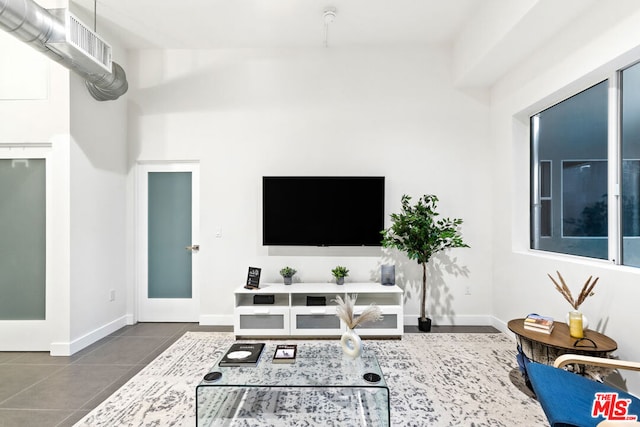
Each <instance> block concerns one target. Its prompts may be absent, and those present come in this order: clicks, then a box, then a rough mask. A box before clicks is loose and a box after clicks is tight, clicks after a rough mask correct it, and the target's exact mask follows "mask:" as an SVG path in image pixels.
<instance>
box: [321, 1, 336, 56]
mask: <svg viewBox="0 0 640 427" xmlns="http://www.w3.org/2000/svg"><path fill="white" fill-rule="evenodd" d="M322 19H323V21H324V33H323V36H324V37H323V38H324V47H329V24H331V23H332V22H333V21H335V19H336V10H335V9H325V11H324V13H323V14H322Z"/></svg>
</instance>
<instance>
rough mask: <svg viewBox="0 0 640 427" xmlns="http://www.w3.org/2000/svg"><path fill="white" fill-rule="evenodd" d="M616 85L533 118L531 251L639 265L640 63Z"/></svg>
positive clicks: (605, 84) (619, 75) (578, 96)
mask: <svg viewBox="0 0 640 427" xmlns="http://www.w3.org/2000/svg"><path fill="white" fill-rule="evenodd" d="M614 80H615V81H617V83H616V84H617V87H616V89H619V93H620V95H619V96H620V98H619V100H618V99H614V100H610V99H609V97H608V92H609V90H608V89H609V86H610V81H609V80H605V81H603V82H600V83H598V84H596V85H595V86H592V87H590V88H589V89H587V90H584V91H582V92H580V93H578V94H576V95H574V96H572V97H571V98H568V99H566V100H564V101H562V102H560V103H558V104H556V105H554V106H552V107H550V108H548V109H546V110H544V111H542V112H540V113H538V114H535V115H534V116H532V117H531V126H530V129H531V248H532V249H539V250H543V251H550V252H558V253H564V254H571V255H580V256H586V257H592V258H600V259H609V258H610V259H611V260H612V261H614V262H616V263H617V264H624V265H630V266H634V267H640V63H638V64H635V65H632V66H630V67H628V68H625V69H623V70H621V71H618V72H617V73H616V76H615V78H612V79H611V81H614ZM611 86H613V85H611ZM614 98H615V97H614ZM611 117H616V119H611ZM609 120H611V122H610V123H608V121H609ZM609 126H611V127H612V128H611V129H609ZM614 126H615V128H614ZM610 130H611V131H610ZM615 135H619V137H618V136H615ZM610 153H619V154H616V155H615V156H616V157H615V158H612V157H610V156H611V155H612V154H610ZM612 177H613V178H612ZM610 179H611V180H613V179H615V181H614V182H611V183H610V182H609V180H610ZM610 193H611V194H610ZM558 195H559V197H558Z"/></svg>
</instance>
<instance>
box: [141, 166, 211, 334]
mask: <svg viewBox="0 0 640 427" xmlns="http://www.w3.org/2000/svg"><path fill="white" fill-rule="evenodd" d="M149 172H191V190H192V197H191V204H192V213H191V215H192V217H191V227H192V229H191V239H192V242H191V244H192V245H193V244H199V239H200V164H199V162H197V161H192V162H191V161H183V162H171V161H166V162H138V165H137V168H136V290H135V295H136V303H135V307H136V313H135V319H136V320H137V321H142V322H145V321H148V322H198V321H199V319H200V280H199V276H200V275H199V271H200V269H199V265H198V264H199V262H198V260H199V256H198V252H197V251H195V252H192V257H191V260H192V261H191V262H192V264H191V265H192V273H191V274H192V277H191V284H192V294H191V298H190V299H188V298H154V299H152V300H150V299H149V298H148V297H147V282H148V270H147V264H148V252H147V250H148V245H147V219H148V206H147V201H148V192H147V190H148V180H147V175H148V173H149ZM185 250H186V249H185Z"/></svg>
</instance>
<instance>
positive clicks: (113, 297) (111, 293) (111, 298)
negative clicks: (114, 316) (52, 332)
mask: <svg viewBox="0 0 640 427" xmlns="http://www.w3.org/2000/svg"><path fill="white" fill-rule="evenodd" d="M115 300H116V290H115V289H111V290H110V291H109V301H115Z"/></svg>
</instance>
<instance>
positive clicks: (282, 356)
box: [272, 344, 298, 363]
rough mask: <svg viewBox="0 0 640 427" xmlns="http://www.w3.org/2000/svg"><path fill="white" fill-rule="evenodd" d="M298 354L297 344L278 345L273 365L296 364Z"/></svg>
mask: <svg viewBox="0 0 640 427" xmlns="http://www.w3.org/2000/svg"><path fill="white" fill-rule="evenodd" d="M297 352H298V346H297V345H295V344H278V345H277V346H276V351H275V353H273V360H272V363H295V362H296V353H297Z"/></svg>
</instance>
